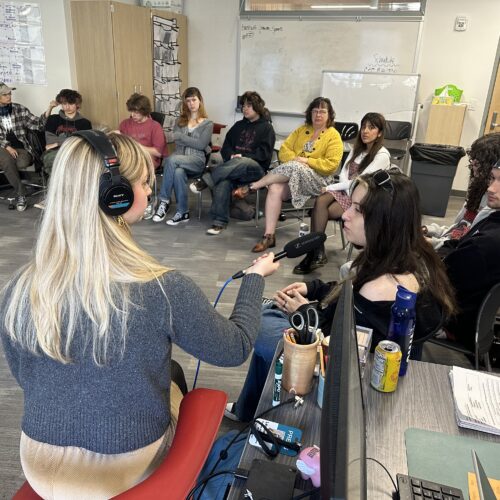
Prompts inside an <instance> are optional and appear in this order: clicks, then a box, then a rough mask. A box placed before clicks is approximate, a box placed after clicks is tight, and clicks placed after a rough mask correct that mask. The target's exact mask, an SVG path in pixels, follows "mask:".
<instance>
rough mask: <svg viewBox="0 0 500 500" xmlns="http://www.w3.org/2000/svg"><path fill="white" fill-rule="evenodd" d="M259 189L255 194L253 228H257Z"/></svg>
mask: <svg viewBox="0 0 500 500" xmlns="http://www.w3.org/2000/svg"><path fill="white" fill-rule="evenodd" d="M259 192H260V189H257V191H256V192H255V227H259V209H260V208H259V207H260V194H259Z"/></svg>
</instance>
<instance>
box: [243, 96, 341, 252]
mask: <svg viewBox="0 0 500 500" xmlns="http://www.w3.org/2000/svg"><path fill="white" fill-rule="evenodd" d="M305 114H306V120H305V125H302V126H300V127H299V128H297V129H296V130H294V131H293V132H292V133H291V134H290V135H289V136H288V137H287V139H286V141H285V142H284V143H283V145H282V146H281V148H280V151H279V159H280V161H281V165H278V166H277V167H276V168H274V169H273V170H272V171H271V172H269V173H268V174H267V175H266V176H265V177H263V178H262V179H260V180H259V181H257V182H253V183H252V184H251V185H250V186H248V187H243V188H240V189H239V190H236V191H235V196H236V197H242V196H245V195H246V194H247V193H248V192H249V190H256V189H260V188H263V187H266V186H267V189H268V192H267V196H266V208H265V214H266V228H265V231H264V236H263V238H262V241H260V242H259V243H257V244H256V245H255V246H254V247H253V248H252V252H263V251H264V250H266V249H267V248H273V247H274V246H275V245H276V237H275V234H274V233H275V230H276V225H277V224H278V219H279V215H280V212H281V204H282V202H283V201H284V200H288V199H290V198H291V199H292V204H293V206H294V207H296V208H301V207H303V206H304V204H305V203H306V201H307V200H308V199H309V198H311V197H312V196H318V195H319V194H320V193H321V189H322V188H323V187H325V186H326V185H328V184H330V183H331V182H333V174H334V173H335V172H336V171H337V168H338V166H339V165H340V160H341V159H342V151H343V146H342V139H341V138H340V134H339V133H338V132H337V130H336V129H335V128H334V127H333V120H334V119H335V112H334V111H333V108H332V104H331V102H330V100H329V99H327V98H324V97H316V99H314V100H313V101H312V102H311V103H310V104H309V106H308V107H307V110H306V113H305Z"/></svg>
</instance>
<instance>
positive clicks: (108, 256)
mask: <svg viewBox="0 0 500 500" xmlns="http://www.w3.org/2000/svg"><path fill="white" fill-rule="evenodd" d="M109 138H110V140H111V141H112V143H113V144H114V146H115V148H116V150H117V153H118V157H119V159H120V162H121V166H120V173H121V175H122V176H123V177H125V178H126V179H128V180H129V182H130V183H131V184H132V185H134V183H137V182H140V179H141V177H142V176H143V174H144V169H145V168H146V169H147V170H148V172H149V179H150V183H152V182H153V179H154V170H153V165H152V162H151V159H150V156H149V154H148V153H147V152H146V151H145V150H144V149H143V148H142V146H140V145H139V144H138V143H137V142H135V141H134V140H133V139H131V138H130V137H127V136H125V135H118V134H111V135H110V136H109ZM104 172H105V167H104V164H103V161H102V159H101V157H100V156H99V154H98V153H97V152H96V151H95V150H94V149H93V148H92V146H90V144H89V143H88V142H87V141H85V140H84V139H82V138H80V137H70V138H68V139H67V140H66V141H64V143H63V145H62V146H61V149H60V150H59V152H58V153H57V156H56V159H55V162H54V168H53V171H52V176H51V179H50V185H49V190H48V194H47V199H46V208H45V211H44V213H43V218H42V221H41V227H40V231H39V235H38V238H37V242H36V245H35V252H34V256H33V257H32V259H31V260H30V262H29V263H28V264H27V265H26V266H24V267H23V268H22V269H21V270H20V271H19V273H18V274H17V275H16V276H15V277H14V278H13V279H12V280H11V281H10V283H8V284H7V286H6V288H7V289H10V296H9V298H8V303H7V310H6V317H5V326H6V329H7V332H8V333H9V335H10V337H11V338H12V340H13V341H15V342H18V343H19V344H20V346H21V347H23V348H25V349H28V350H30V351H32V352H34V353H40V351H42V352H43V353H45V354H46V355H47V356H49V357H50V358H53V359H55V360H57V361H60V362H62V363H67V362H70V361H71V356H70V352H71V346H72V344H73V343H74V342H75V341H76V340H78V341H79V342H82V343H83V344H84V345H89V347H90V346H92V352H93V358H94V361H95V362H96V363H97V364H104V363H106V359H107V357H109V355H110V354H111V353H110V346H111V345H113V347H116V346H119V351H120V352H121V353H123V351H124V349H125V339H126V334H127V317H128V311H129V308H130V306H131V303H130V299H129V288H130V285H131V284H132V283H144V282H148V281H151V280H153V279H158V277H159V276H161V275H162V274H164V273H165V272H167V271H168V268H166V267H164V266H162V265H161V264H160V263H158V262H157V261H156V260H155V259H154V258H153V257H151V256H150V255H149V254H147V253H146V252H145V251H144V250H142V249H141V248H140V247H139V246H138V245H137V244H136V242H135V241H134V240H133V238H132V235H131V233H130V230H129V228H128V226H127V224H123V222H122V221H121V220H120V221H119V222H120V223H118V222H117V221H116V220H115V219H114V218H113V217H110V216H107V215H105V214H104V212H102V210H101V209H100V208H99V206H98V197H99V179H100V177H101V175H102V174H103V173H104ZM85 317H87V318H88V321H87V324H89V323H90V324H91V325H92V326H91V328H87V329H82V328H81V327H80V328H79V322H80V320H81V319H82V318H85ZM112 322H113V325H116V324H117V325H120V328H119V329H118V330H120V331H119V332H118V333H116V332H115V333H114V335H113V338H112V335H111V332H112V331H114V330H116V329H112V328H111V323H112ZM112 340H113V342H111V341H112Z"/></svg>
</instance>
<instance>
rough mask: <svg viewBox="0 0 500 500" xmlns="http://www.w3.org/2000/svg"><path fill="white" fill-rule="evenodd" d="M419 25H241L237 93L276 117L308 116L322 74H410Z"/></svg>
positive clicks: (313, 22) (303, 22) (290, 22)
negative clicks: (254, 98)
mask: <svg viewBox="0 0 500 500" xmlns="http://www.w3.org/2000/svg"><path fill="white" fill-rule="evenodd" d="M419 28H420V22H419V21H365V20H361V21H359V22H354V21H346V20H328V21H320V20H299V19H279V20H277V19H273V20H256V19H250V20H245V19H241V20H240V36H239V77H238V91H239V95H241V94H242V93H243V92H245V91H246V90H255V91H257V92H259V94H260V95H261V96H262V98H263V99H264V100H265V101H266V106H267V107H268V108H269V109H270V111H271V112H275V113H280V112H284V113H287V112H288V113H290V112H291V113H304V111H305V109H306V108H307V105H308V104H309V103H310V102H311V101H312V99H314V98H315V97H317V96H318V95H320V91H321V74H322V71H323V70H331V69H335V70H336V71H369V72H380V73H412V72H414V71H415V61H416V55H417V46H418V39H419Z"/></svg>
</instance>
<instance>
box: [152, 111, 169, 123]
mask: <svg viewBox="0 0 500 500" xmlns="http://www.w3.org/2000/svg"><path fill="white" fill-rule="evenodd" d="M166 116H167V115H166V114H165V113H160V112H159V111H151V118H152V119H153V120H154V121H155V122H158V123H159V124H160V125H161V126H162V127H163V124H164V123H165V117H166Z"/></svg>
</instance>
